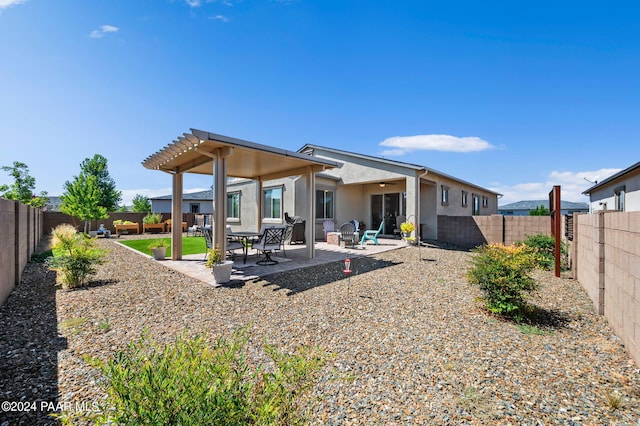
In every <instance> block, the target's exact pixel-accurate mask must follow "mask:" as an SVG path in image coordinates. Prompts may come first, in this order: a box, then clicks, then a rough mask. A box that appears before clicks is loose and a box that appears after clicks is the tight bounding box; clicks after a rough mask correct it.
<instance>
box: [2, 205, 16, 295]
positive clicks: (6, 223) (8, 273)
mask: <svg viewBox="0 0 640 426" xmlns="http://www.w3.org/2000/svg"><path fill="white" fill-rule="evenodd" d="M0 235H1V236H2V245H1V246H0V247H1V249H0V304H2V303H4V301H5V300H6V298H7V297H8V296H9V293H11V290H12V289H13V286H14V284H15V277H16V262H15V254H16V230H15V201H10V200H5V199H4V198H0Z"/></svg>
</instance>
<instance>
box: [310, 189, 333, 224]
mask: <svg viewBox="0 0 640 426" xmlns="http://www.w3.org/2000/svg"><path fill="white" fill-rule="evenodd" d="M327 193H331V213H330V216H327V214H326V213H327V197H326V196H325V195H326V194H327ZM319 200H321V203H322V204H321V205H322V213H323V214H322V216H318V207H320V204H319V202H320V201H319ZM314 210H315V213H314V214H315V218H316V219H317V220H334V219H335V216H336V192H335V191H334V190H333V189H321V188H319V189H316V205H315V207H314Z"/></svg>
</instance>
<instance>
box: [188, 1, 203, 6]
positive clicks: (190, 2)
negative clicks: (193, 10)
mask: <svg viewBox="0 0 640 426" xmlns="http://www.w3.org/2000/svg"><path fill="white" fill-rule="evenodd" d="M184 1H185V3H187V4H188V5H189V7H200V4H201V3H200V0H184Z"/></svg>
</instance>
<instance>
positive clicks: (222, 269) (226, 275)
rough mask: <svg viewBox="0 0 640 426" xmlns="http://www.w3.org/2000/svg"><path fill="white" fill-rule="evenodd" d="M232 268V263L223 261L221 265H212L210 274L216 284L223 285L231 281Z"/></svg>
mask: <svg viewBox="0 0 640 426" xmlns="http://www.w3.org/2000/svg"><path fill="white" fill-rule="evenodd" d="M232 268H233V261H231V260H225V261H224V262H222V263H219V264H217V265H213V267H212V268H211V273H212V274H213V278H214V279H215V283H216V284H224V283H228V282H229V281H231V269H232Z"/></svg>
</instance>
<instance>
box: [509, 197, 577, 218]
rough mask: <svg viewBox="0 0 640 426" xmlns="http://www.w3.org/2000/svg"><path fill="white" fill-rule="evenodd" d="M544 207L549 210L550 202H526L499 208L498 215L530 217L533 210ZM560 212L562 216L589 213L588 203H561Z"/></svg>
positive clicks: (517, 202)
mask: <svg viewBox="0 0 640 426" xmlns="http://www.w3.org/2000/svg"><path fill="white" fill-rule="evenodd" d="M540 206H544V207H545V208H546V209H548V208H549V200H548V199H547V200H524V201H516V202H515V203H510V204H504V205H502V206H498V213H499V214H501V215H504V216H529V212H530V211H531V210H535V209H536V208H538V207H540ZM560 210H561V214H562V215H567V214H573V213H589V205H588V204H587V203H575V202H572V201H561V202H560Z"/></svg>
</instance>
